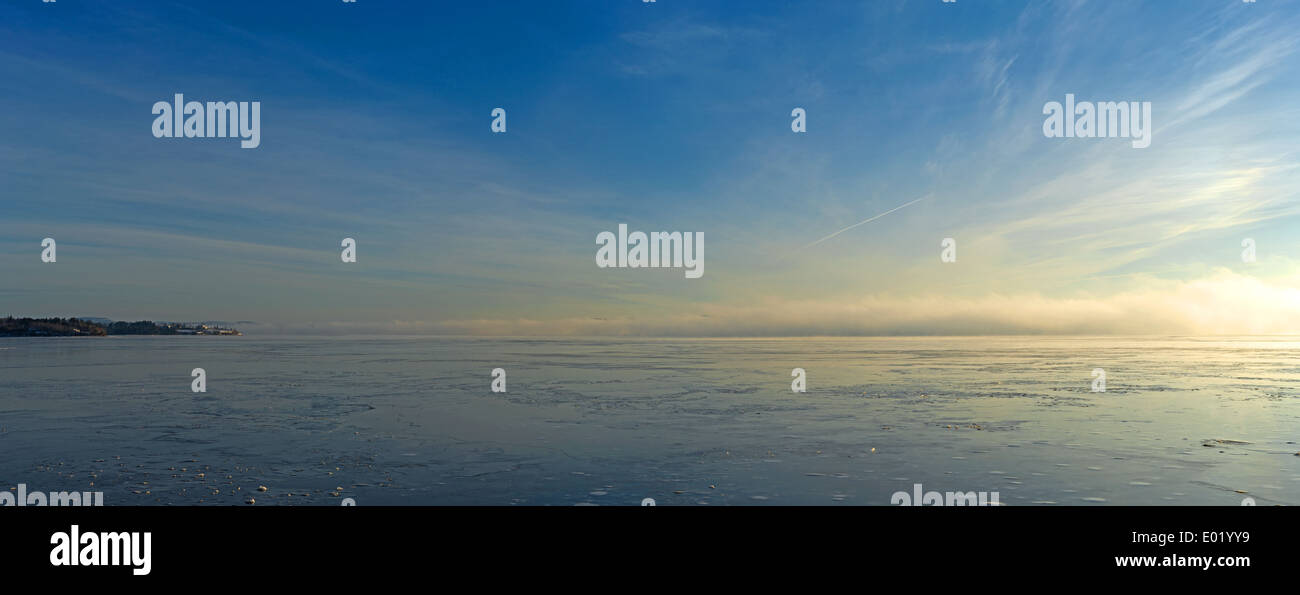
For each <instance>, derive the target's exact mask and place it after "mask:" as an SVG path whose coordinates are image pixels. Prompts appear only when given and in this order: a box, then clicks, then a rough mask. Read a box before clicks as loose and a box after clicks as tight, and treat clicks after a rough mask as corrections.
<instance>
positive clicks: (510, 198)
mask: <svg viewBox="0 0 1300 595" xmlns="http://www.w3.org/2000/svg"><path fill="white" fill-rule="evenodd" d="M1297 30H1300V4H1298V3H1297V2H1295V1H1278V0H1260V1H1259V2H1256V3H1242V2H1237V1H1234V0H1213V1H1210V0H1204V1H1200V0H1197V1H1172V0H1169V1H1144V2H1119V1H1100V0H1094V1H1059V2H1023V1H1021V2H1013V1H975V0H959V2H956V3H943V2H940V1H939V0H933V1H920V0H913V1H907V2H887V1H883V0H880V1H874V0H873V1H868V2H831V1H825V2H806V3H790V2H763V1H755V2H743V3H741V2H734V1H730V2H724V1H717V2H710V1H698V0H697V1H691V2H685V1H675V0H660V1H659V2H655V3H652V4H651V3H643V2H640V1H639V0H606V1H594V0H593V1H589V2H500V3H490V2H489V3H450V2H428V3H424V2H419V3H399V2H391V1H379V0H358V1H357V2H356V3H343V2H329V1H315V2H275V3H262V2H229V3H222V4H221V5H220V6H216V5H211V4H210V3H199V2H181V3H172V2H114V3H103V2H78V1H75V0H60V1H59V2H56V3H42V2H39V1H38V0H5V1H4V2H3V3H0V77H2V78H3V79H4V80H5V81H6V85H5V93H4V97H3V100H0V101H3V107H4V109H3V110H0V130H3V131H4V132H5V134H3V136H2V137H0V205H3V207H4V208H3V212H4V217H3V218H0V306H3V307H0V310H3V313H12V314H15V315H33V316H36V315H88V316H108V317H112V318H118V319H136V318H154V319H163V320H196V319H222V320H253V321H257V322H258V323H260V324H259V325H257V327H259V328H262V329H264V330H266V331H267V332H273V331H279V330H292V331H303V330H311V331H314V332H339V333H349V332H420V333H422V332H453V333H485V334H648V335H659V334H666V335H680V334H717V335H817V334H879V333H884V334H900V333H904V334H950V333H951V334H964V333H982V332H1035V333H1036V332H1061V333H1094V332H1095V333H1104V332H1123V333H1145V332H1152V333H1194V332H1216V333H1219V332H1223V333H1236V332H1274V331H1275V332H1292V331H1293V332H1300V296H1298V290H1297V287H1300V285H1297V283H1300V275H1298V274H1297V273H1298V272H1300V267H1297V262H1300V233H1297V232H1298V231H1300V219H1298V217H1300V202H1297V199H1300V196H1297V194H1298V190H1297V189H1300V184H1297V182H1300V180H1298V179H1297V164H1298V162H1297V147H1300V144H1298V143H1297V139H1300V108H1298V107H1297V105H1296V98H1297V97H1300V94H1298V93H1297V91H1298V90H1300V60H1297V59H1296V55H1295V53H1296V49H1297V47H1296V46H1297V44H1298V43H1300V37H1298V36H1297V35H1296V34H1295V31H1297ZM175 93H184V94H185V96H186V98H187V100H197V101H260V102H261V103H262V126H261V136H262V144H261V146H260V147H258V148H257V149H248V150H244V149H240V148H239V145H238V142H237V141H231V140H228V139H157V138H154V137H153V136H152V135H151V134H150V132H149V131H150V125H151V123H152V121H153V115H152V114H151V113H150V110H151V107H152V106H153V104H154V102H156V101H170V99H171V98H172V96H173V95H174V94H175ZM1067 93H1072V94H1074V95H1076V96H1077V97H1078V98H1079V99H1081V100H1095V101H1108V100H1115V101H1151V102H1152V104H1153V121H1154V126H1155V132H1154V134H1153V142H1152V145H1151V147H1149V148H1146V149H1133V148H1132V147H1131V146H1130V144H1129V142H1128V140H1126V139H1053V138H1045V137H1044V136H1043V134H1042V132H1041V130H1042V128H1041V127H1042V123H1043V115H1042V108H1043V105H1044V103H1045V102H1048V101H1063V99H1064V96H1065V95H1066V94H1067ZM496 107H502V108H505V109H506V110H507V112H508V132H507V133H505V134H492V132H491V131H490V128H489V125H490V123H491V117H490V115H489V114H490V112H491V111H492V109H493V108H496ZM794 107H803V108H804V109H806V110H807V113H808V116H807V118H808V120H807V121H808V132H807V133H804V134H795V133H792V132H791V130H790V120H791V118H790V111H791V110H792V109H793V108H794ZM917 198H923V200H921V201H919V202H917V203H916V204H915V205H913V206H910V207H908V208H906V209H903V210H899V211H897V212H895V213H892V214H890V215H888V216H886V217H883V218H881V219H879V220H876V221H873V222H871V223H868V224H864V225H862V226H859V227H856V228H853V229H851V230H848V231H846V232H844V233H842V234H840V235H837V236H835V237H834V238H832V239H830V240H827V241H825V242H822V243H820V244H817V245H815V246H811V247H807V248H805V246H807V245H808V244H809V243H810V242H813V241H815V240H817V239H818V238H823V237H825V236H827V235H829V234H831V233H834V232H836V231H837V230H840V229H843V228H845V227H847V226H850V225H853V224H854V223H857V222H859V221H862V220H864V219H866V218H868V217H871V216H874V215H876V214H879V213H881V212H883V211H886V210H889V209H892V208H894V207H897V206H899V205H901V204H904V203H907V202H909V201H912V200H914V199H917ZM619 223H627V224H629V226H630V227H631V228H633V229H642V230H645V231H650V230H680V231H699V232H703V233H704V234H705V238H706V257H705V258H706V262H707V266H706V271H707V272H706V274H705V276H704V277H703V278H701V279H693V280H687V279H684V278H683V276H682V274H681V271H680V270H627V269H600V268H597V267H596V266H595V264H594V260H593V256H594V254H595V244H594V238H595V237H596V235H597V234H598V233H599V232H601V231H607V230H614V229H616V228H617V225H618V224H619ZM47 236H48V237H53V238H55V239H56V240H57V241H58V242H59V252H58V255H59V259H58V262H57V263H54V264H46V263H42V262H41V261H40V259H39V254H40V240H41V238H44V237H47ZM344 237H353V238H356V240H357V242H358V262H357V263H355V264H344V263H341V262H340V260H339V257H338V254H339V250H340V248H339V243H340V240H341V239H342V238H344ZM945 237H952V238H955V239H956V240H957V244H958V260H957V262H956V263H947V264H945V263H941V262H940V259H939V251H940V241H941V240H942V239H943V238H945ZM1247 237H1249V238H1252V239H1254V240H1255V241H1256V243H1257V246H1258V248H1257V249H1258V262H1255V263H1249V264H1247V263H1243V262H1242V261H1241V258H1240V253H1241V247H1240V242H1241V241H1242V239H1243V238H1247Z"/></svg>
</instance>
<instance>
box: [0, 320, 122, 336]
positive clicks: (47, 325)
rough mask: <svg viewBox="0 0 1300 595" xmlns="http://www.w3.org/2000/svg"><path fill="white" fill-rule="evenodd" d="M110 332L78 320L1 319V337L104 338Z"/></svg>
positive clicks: (96, 325) (91, 323)
mask: <svg viewBox="0 0 1300 595" xmlns="http://www.w3.org/2000/svg"><path fill="white" fill-rule="evenodd" d="M107 334H108V330H107V329H105V328H104V327H102V326H100V325H98V324H95V323H93V322H87V321H85V320H78V319H76V318H14V317H12V316H6V317H4V318H2V319H0V337H71V336H77V335H89V336H103V335H107Z"/></svg>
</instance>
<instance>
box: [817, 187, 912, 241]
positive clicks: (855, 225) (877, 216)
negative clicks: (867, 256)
mask: <svg viewBox="0 0 1300 595" xmlns="http://www.w3.org/2000/svg"><path fill="white" fill-rule="evenodd" d="M929 197H930V195H929V194H927V195H925V196H922V197H921V198H918V199H916V200H913V201H912V202H909V203H905V204H901V205H898V206H896V207H894V208H892V209H889V210H888V211H885V212H883V213H881V214H879V215H876V216H875V217H870V218H867V219H863V220H862V221H859V222H857V223H854V224H853V225H850V226H848V227H845V228H844V229H841V230H839V231H837V232H835V233H833V234H831V235H828V236H826V237H824V238H822V239H820V240H817V241H816V242H813V243H811V244H808V245H807V246H804V247H803V248H800V250H803V249H806V248H812V247H813V246H816V245H817V244H820V243H822V242H825V241H826V240H829V239H831V238H833V237H835V236H837V235H840V234H842V233H844V232H846V231H848V230H850V229H853V228H855V227H857V226H859V225H864V224H867V223H871V222H872V221H875V220H876V219H879V218H881V217H884V216H885V215H888V214H890V213H892V212H894V211H897V210H899V209H901V208H904V207H910V206H912V205H914V204H916V203H918V202H921V201H923V200H925V199H927V198H929Z"/></svg>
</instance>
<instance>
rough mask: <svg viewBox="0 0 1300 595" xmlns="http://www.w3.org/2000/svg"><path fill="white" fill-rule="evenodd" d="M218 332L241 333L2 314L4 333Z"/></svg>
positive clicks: (143, 322)
mask: <svg viewBox="0 0 1300 595" xmlns="http://www.w3.org/2000/svg"><path fill="white" fill-rule="evenodd" d="M182 334H185V335H195V334H198V335H216V334H227V335H228V334H234V335H238V334H240V333H239V331H236V330H234V329H222V328H217V327H209V326H207V325H197V326H191V325H185V324H177V323H162V324H159V323H155V322H153V321H151V320H140V321H136V322H111V323H109V324H107V325H104V324H98V323H94V322H90V321H88V320H79V319H77V318H14V317H13V316H6V317H4V318H0V337H99V336H104V335H182Z"/></svg>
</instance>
